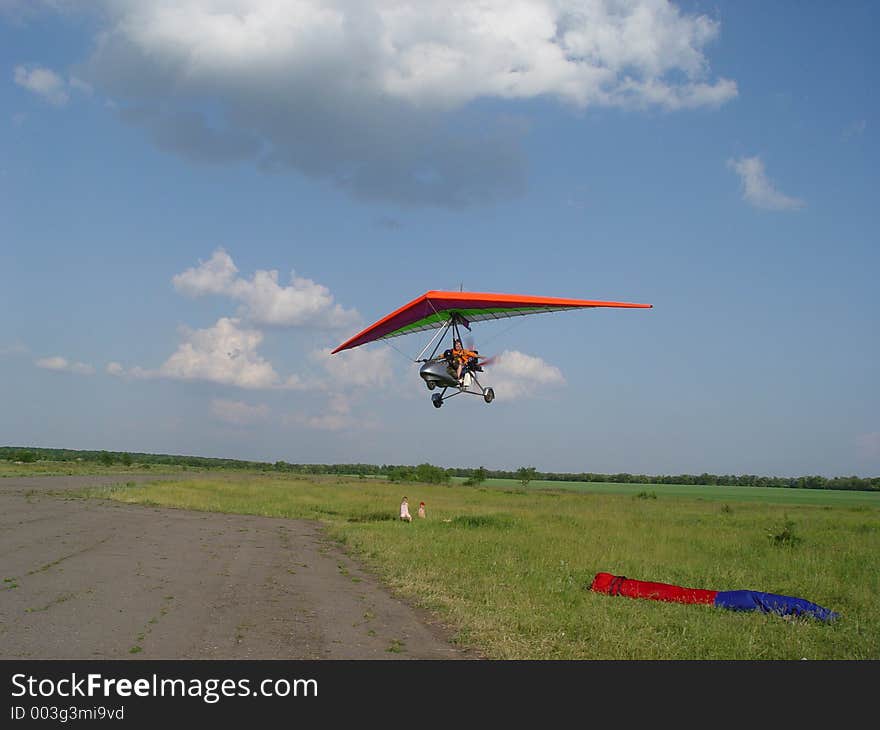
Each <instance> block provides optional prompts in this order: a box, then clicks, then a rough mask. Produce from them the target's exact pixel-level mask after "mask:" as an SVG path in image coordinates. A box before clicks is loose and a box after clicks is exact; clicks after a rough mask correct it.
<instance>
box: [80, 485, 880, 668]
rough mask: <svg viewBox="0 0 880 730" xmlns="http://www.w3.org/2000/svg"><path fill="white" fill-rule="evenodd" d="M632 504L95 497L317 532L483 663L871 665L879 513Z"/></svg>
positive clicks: (875, 643)
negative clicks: (788, 614) (813, 615)
mask: <svg viewBox="0 0 880 730" xmlns="http://www.w3.org/2000/svg"><path fill="white" fill-rule="evenodd" d="M783 491H788V490H783ZM642 492H643V493H635V494H632V493H631V494H612V493H607V494H601V493H600V494H595V493H578V492H571V491H565V490H560V491H544V490H536V491H533V490H523V489H516V488H508V489H503V488H501V489H500V488H495V487H491V486H490V487H482V488H473V487H465V486H460V485H453V486H429V485H415V484H407V485H400V484H396V485H394V484H388V483H383V482H380V481H376V480H358V479H343V478H325V479H319V478H291V477H276V476H262V475H253V476H244V475H230V476H228V477H225V478H221V479H211V480H188V481H184V482H168V483H161V484H153V485H147V486H127V487H116V488H111V489H104V490H93V491H92V492H91V494H92V496H105V497H111V498H113V499H117V500H122V501H126V502H135V503H144V504H153V505H162V506H171V507H180V508H186V509H198V510H211V511H220V512H236V513H247V514H257V515H266V516H274V517H287V518H306V519H316V520H320V521H322V522H323V523H325V524H326V526H327V531H328V533H329V534H330V535H331V536H332V537H333V538H335V539H337V540H339V541H341V542H342V543H345V544H346V545H347V547H348V549H350V550H351V551H352V552H353V553H354V554H356V555H358V556H359V557H361V558H362V560H363V561H364V562H365V564H366V565H368V566H369V567H370V568H371V569H372V570H373V571H374V572H375V573H376V574H377V575H378V576H379V577H380V578H381V580H382V581H384V582H385V583H386V584H387V585H388V586H389V587H390V588H391V589H392V590H393V591H394V592H396V593H397V594H398V595H400V596H402V597H404V598H406V599H408V600H410V601H412V602H414V603H416V604H418V605H420V606H422V607H425V608H427V609H429V610H431V611H433V612H435V613H436V614H437V615H438V616H439V617H440V618H441V619H443V620H444V621H445V622H446V623H447V624H448V625H450V626H451V627H453V628H454V629H455V630H456V632H457V640H458V641H459V642H461V643H462V644H464V645H468V646H473V647H476V648H478V649H480V650H481V651H482V652H483V653H484V654H486V655H487V656H490V657H493V658H498V659H750V660H756V659H802V658H808V659H878V658H880V612H878V609H880V601H878V598H877V596H878V593H880V560H878V558H877V556H878V555H880V508H878V507H877V506H871V505H849V506H840V505H815V504H811V505H802V504H783V505H780V504H774V503H763V502H757V501H747V502H746V501H741V502H736V501H734V500H730V501H720V500H716V499H697V498H690V497H673V496H667V494H666V493H664V491H663V488H662V487H657V486H654V487H651V489H650V491H648V492H644V488H643V490H642ZM403 494H407V495H408V497H409V501H410V503H411V504H418V502H419V501H425V502H426V504H427V510H428V517H427V519H425V520H419V519H415V520H414V521H413V522H412V523H411V524H409V523H404V522H401V521H399V520H397V519H395V516H396V513H397V508H398V505H399V502H400V498H401V496H402V495H403ZM722 496H723V495H722ZM647 497H650V498H647ZM294 560H295V556H293V555H291V561H294ZM600 571H605V572H611V573H615V574H619V575H626V576H628V577H631V578H638V579H642V580H651V581H660V582H667V583H676V584H678V585H683V586H688V587H693V588H711V589H718V590H736V589H753V590H761V591H766V592H770V593H781V594H785V595H791V596H797V597H800V598H806V599H808V600H810V601H813V602H815V603H818V604H820V605H822V606H825V607H827V608H830V609H832V610H834V611H837V612H839V613H840V614H841V618H840V620H839V621H837V622H835V623H833V624H823V623H820V622H818V621H814V620H811V619H796V620H791V621H789V620H784V619H783V618H781V617H779V616H775V615H766V614H756V613H735V612H731V611H726V610H723V609H716V608H714V607H710V606H702V605H701V606H686V605H680V604H666V603H659V602H655V601H644V600H633V599H629V598H622V597H609V596H605V595H600V594H595V593H592V592H591V591H590V590H589V585H590V583H591V581H592V578H593V576H594V575H595V573H597V572H600Z"/></svg>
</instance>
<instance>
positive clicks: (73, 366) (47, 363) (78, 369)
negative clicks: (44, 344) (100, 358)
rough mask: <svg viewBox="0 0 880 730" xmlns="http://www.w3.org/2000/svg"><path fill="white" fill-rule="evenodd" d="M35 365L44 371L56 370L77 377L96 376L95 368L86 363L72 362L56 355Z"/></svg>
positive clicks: (45, 358) (36, 362)
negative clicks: (73, 374)
mask: <svg viewBox="0 0 880 730" xmlns="http://www.w3.org/2000/svg"><path fill="white" fill-rule="evenodd" d="M34 365H36V366H37V367H38V368H43V369H44V370H55V371H57V372H65V373H76V374H77V375H94V373H95V368H94V367H92V366H91V365H89V364H88V363H84V362H71V361H70V360H68V359H67V358H66V357H61V356H60V355H54V356H52V357H43V358H40V359H39V360H35V361H34Z"/></svg>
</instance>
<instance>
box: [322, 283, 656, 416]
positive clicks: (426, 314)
mask: <svg viewBox="0 0 880 730" xmlns="http://www.w3.org/2000/svg"><path fill="white" fill-rule="evenodd" d="M652 306H653V305H651V304H634V303H631V302H601V301H592V300H586V299H560V298H557V297H534V296H528V295H518V294H486V293H478V292H462V291H458V292H454V291H453V292H449V291H429V292H426V293H425V294H423V295H422V296H420V297H418V298H417V299H413V301H411V302H410V303H409V304H405V305H404V306H402V307H401V308H400V309H397V310H396V311H394V312H392V313H391V314H389V315H387V316H385V317H383V318H382V319H380V320H379V321H378V322H375V323H374V324H371V325H370V326H369V327H367V328H366V329H365V330H363V331H362V332H360V333H358V334H356V335H355V336H354V337H351V338H350V339H348V340H346V341H345V342H343V343H342V344H341V345H339V347H337V348H336V349H335V350H333V352H332V353H331V354H335V353H337V352H341V351H342V350H349V349H351V348H353V347H358V346H360V345H365V344H367V343H368V342H374V341H376V340H387V339H390V338H392V337H400V336H402V335H408V334H411V333H413V332H421V331H425V330H434V329H436V330H438V332H437V333H436V334H435V335H434V336H433V337H432V338H431V340H430V342H428V344H427V345H425V347H424V348H423V349H422V351H421V352H420V353H419V355H418V357H416V358H415V360H414V361H413V362H417V363H422V365H421V367H420V368H419V375H420V376H421V377H422V380H424V381H425V384H426V385H427V386H428V390H435V389H436V388H442V390H441V391H440V392H439V393H433V394H432V395H431V402H432V403H433V404H434V407H435V408H440V406H442V405H443V402H444V401H446V400H449V399H450V398H452V397H453V396H456V395H459V394H460V393H470V394H472V395H477V396H480V397H482V398H483V400H485V401H486V403H491V402H492V401H493V400H494V399H495V391H494V390H493V389H492V388H487V387H484V386H483V385H482V384H481V383H480V381H479V380H478V379H477V373H481V372H483V366H484V365H489V364H490V363H491V362H492V360H493V358H481V357H480V356H479V353H478V352H476V351H472V352H473V356H471V357H470V358H468V359H467V361H466V362H464V363H463V365H462V371H461V379H459V378H458V373H457V370H458V363H457V362H456V361H455V359H454V356H453V349H452V348H449V349H447V350H445V351H444V352H443V354H441V355H439V356H438V355H437V352H438V351H439V350H440V346H441V345H442V344H443V342H444V340H445V336H446V335H447V334H448V335H449V336H450V337H451V339H452V342H453V343H455V342H456V341H459V342H460V341H461V335H460V331H459V328H460V327H464V328H465V329H467V330H470V328H471V323H472V322H479V321H483V320H488V319H503V318H505V317H519V316H523V315H527V314H539V313H541V312H560V311H563V310H567V309H585V308H591V307H626V308H639V309H650V308H651V307H652ZM432 345H433V350H431V354H430V355H428V357H422V356H423V355H424V354H425V353H426V352H427V351H428V349H429V348H430V347H431V346H432ZM469 349H470V348H469ZM449 390H452V392H451V393H449V394H448V395H447V391H449Z"/></svg>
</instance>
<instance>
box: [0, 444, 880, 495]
mask: <svg viewBox="0 0 880 730" xmlns="http://www.w3.org/2000/svg"><path fill="white" fill-rule="evenodd" d="M0 459H6V460H8V461H20V462H25V463H28V462H36V461H82V462H93V463H99V464H103V465H106V466H111V465H113V464H121V465H123V466H130V465H133V464H137V465H139V466H152V465H156V466H163V465H175V466H187V467H197V468H203V469H256V470H260V471H266V472H282V473H291V474H315V475H320V474H328V475H333V474H336V475H345V476H349V475H354V476H363V477H368V476H369V477H380V478H385V479H388V480H390V481H395V482H397V481H415V482H426V483H430V484H442V483H446V482H449V481H450V480H451V478H452V477H460V478H463V479H464V480H465V483H466V484H470V485H475V484H481V483H482V482H484V481H486V480H487V479H514V480H516V481H519V482H520V483H522V484H524V485H525V484H528V483H529V482H531V481H548V482H554V481H565V482H604V483H612V484H693V485H719V486H739V487H781V488H788V489H839V490H856V491H880V477H858V476H836V477H824V476H819V475H810V476H798V477H778V476H761V475H757V474H707V473H703V474H698V475H695V474H674V475H673V474H664V475H651V474H630V473H627V472H620V473H616V474H602V473H595V472H578V473H571V472H541V471H538V470H537V469H535V467H533V466H521V467H519V468H518V469H515V470H502V469H487V468H485V467H483V466H480V467H476V468H464V467H454V468H443V467H440V466H435V465H433V464H428V463H423V464H418V465H415V466H413V465H408V464H298V463H290V462H287V461H276V462H274V463H272V462H264V461H245V460H241V459H222V458H214V457H205V456H185V455H177V454H146V453H139V452H120V451H84V450H78V449H47V448H38V447H20V446H0Z"/></svg>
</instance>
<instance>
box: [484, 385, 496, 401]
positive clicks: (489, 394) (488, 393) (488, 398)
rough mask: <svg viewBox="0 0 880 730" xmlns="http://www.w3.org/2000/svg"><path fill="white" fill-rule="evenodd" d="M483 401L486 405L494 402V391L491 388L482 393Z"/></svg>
mask: <svg viewBox="0 0 880 730" xmlns="http://www.w3.org/2000/svg"><path fill="white" fill-rule="evenodd" d="M483 400H484V401H486V403H491V402H492V401H493V400H495V391H494V390H492V389H491V388H486V390H485V391H484V392H483Z"/></svg>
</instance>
